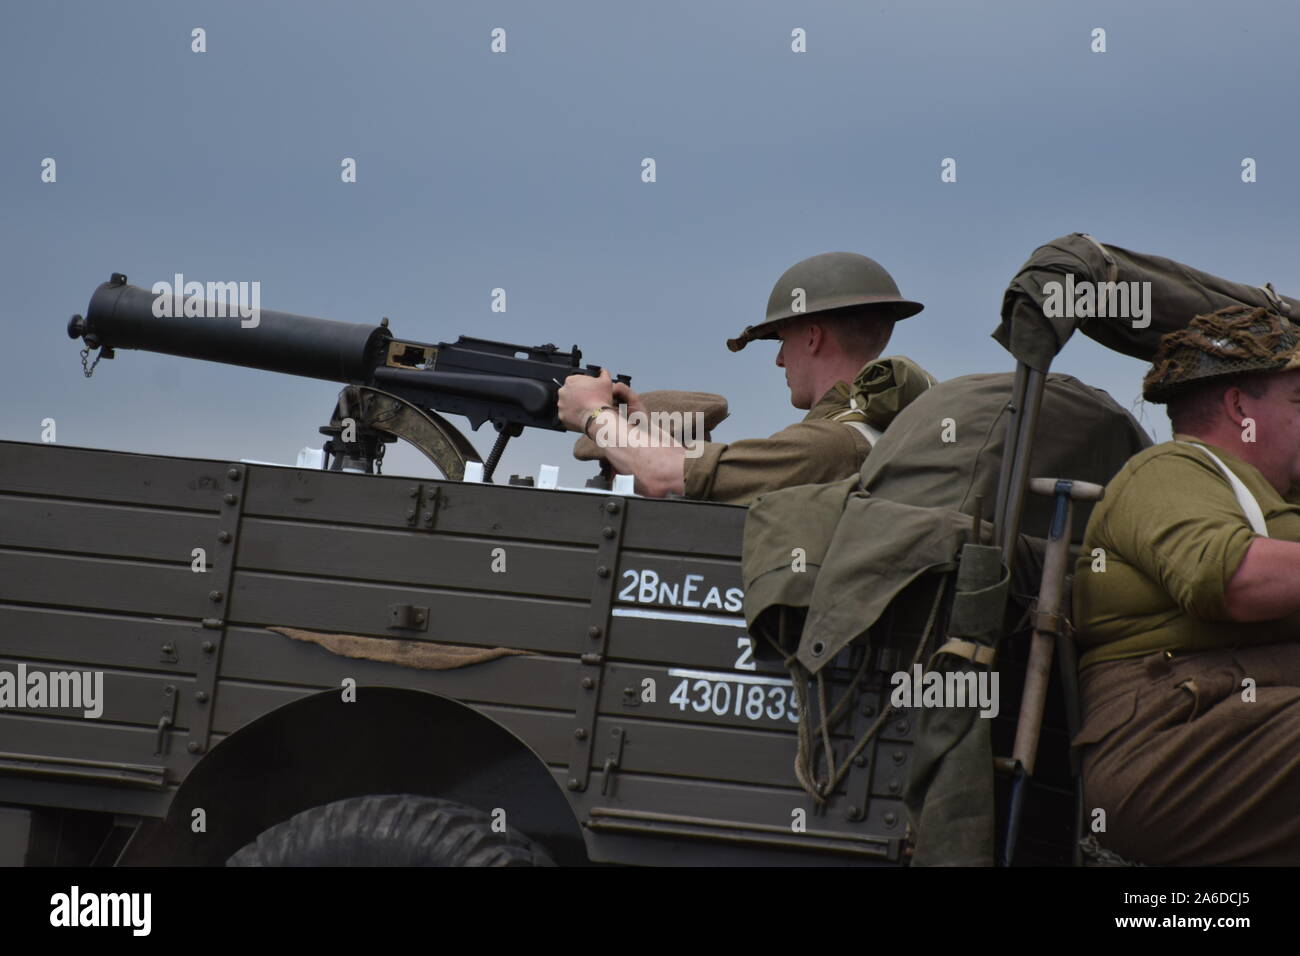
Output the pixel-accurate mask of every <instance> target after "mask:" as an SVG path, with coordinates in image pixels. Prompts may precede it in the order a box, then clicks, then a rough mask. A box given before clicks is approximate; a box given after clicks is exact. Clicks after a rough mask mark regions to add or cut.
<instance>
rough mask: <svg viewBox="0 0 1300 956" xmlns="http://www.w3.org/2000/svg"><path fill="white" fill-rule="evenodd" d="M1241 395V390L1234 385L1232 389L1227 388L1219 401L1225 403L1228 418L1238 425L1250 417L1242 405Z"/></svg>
mask: <svg viewBox="0 0 1300 956" xmlns="http://www.w3.org/2000/svg"><path fill="white" fill-rule="evenodd" d="M1241 394H1242V393H1241V389H1239V388H1237V387H1236V386H1235V385H1234V386H1233V387H1231V388H1225V389H1224V390H1223V394H1222V395H1221V396H1220V397H1219V400H1220V401H1221V402H1222V403H1223V408H1224V411H1226V412H1227V413H1228V417H1229V418H1231V419H1232V420H1233V421H1234V422H1235V423H1236V424H1238V425H1240V424H1241V423H1242V422H1243V421H1245V419H1246V418H1248V417H1249V416H1248V415H1247V414H1246V409H1245V408H1243V407H1242V405H1241Z"/></svg>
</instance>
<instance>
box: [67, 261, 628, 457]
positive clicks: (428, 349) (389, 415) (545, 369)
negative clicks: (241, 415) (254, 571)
mask: <svg viewBox="0 0 1300 956" xmlns="http://www.w3.org/2000/svg"><path fill="white" fill-rule="evenodd" d="M177 291H178V292H179V291H180V290H177ZM163 295H165V296H166V298H168V299H171V298H172V296H171V295H170V294H165V293H164V294H162V295H160V294H156V293H154V292H151V291H149V290H147V289H141V288H138V287H136V286H131V285H127V282H126V276H124V275H122V274H121V273H114V274H113V277H112V278H111V279H110V280H109V281H108V282H105V283H103V284H102V285H100V286H99V288H97V289H96V290H95V292H94V295H92V296H91V299H90V306H89V308H87V310H86V315H85V317H84V318H83V317H82V316H80V315H74V316H73V317H72V319H71V321H70V322H69V323H68V335H69V336H70V337H71V338H74V339H78V338H79V339H82V340H83V341H84V343H85V348H84V349H83V350H82V364H83V367H86V374H87V375H89V374H90V371H91V370H92V369H93V368H94V365H93V364H92V365H90V366H88V367H87V366H86V357H87V355H88V354H89V351H90V350H93V349H99V350H100V352H99V355H98V356H97V357H96V359H95V361H96V362H98V361H99V359H100V358H113V354H114V352H115V350H117V349H144V350H146V351H149V352H162V353H165V354H168V355H180V356H184V357H186V358H197V359H206V360H207V361H210V362H223V363H225V364H227V365H243V366H246V367H248V368H259V369H264V370H266V371H269V372H282V373H284V374H286V375H303V376H306V377H308V378H319V379H324V380H326V381H329V382H342V383H344V384H345V385H346V387H345V388H344V389H343V390H342V392H340V393H339V398H338V404H337V405H336V407H335V410H334V414H333V416H332V417H331V420H330V424H329V425H326V426H323V427H322V428H321V432H322V433H323V434H326V435H328V436H330V439H329V441H327V442H326V443H325V451H326V462H327V467H330V468H331V469H333V470H335V471H338V470H343V469H344V468H347V469H349V470H354V469H359V470H362V471H365V472H371V471H374V470H376V466H377V463H378V462H379V461H380V460H381V459H382V458H383V452H384V445H385V443H388V442H392V441H395V440H396V439H397V438H404V439H406V440H407V441H409V442H410V443H411V444H413V445H414V446H415V447H416V448H418V449H420V451H421V452H423V453H424V454H425V455H426V456H427V457H428V458H429V459H430V460H431V461H432V462H433V463H434V464H435V465H436V466H437V467H438V469H439V470H440V471H441V472H442V473H443V474H444V475H445V476H446V477H448V478H452V479H455V480H460V479H461V478H462V477H463V476H464V473H465V463H466V462H467V461H481V460H482V459H481V458H480V457H479V456H478V453H477V452H476V451H475V450H474V447H473V445H471V444H470V443H469V441H468V440H467V439H466V438H465V436H464V435H462V434H461V433H460V431H459V430H457V429H456V428H455V427H454V426H453V425H452V424H451V423H449V422H448V421H447V420H446V419H444V418H443V417H442V416H441V415H439V414H438V413H439V412H445V413H448V414H453V415H464V416H465V417H466V418H468V419H469V421H470V427H471V428H472V429H477V428H478V427H479V426H480V425H482V424H483V423H484V422H491V423H492V425H493V427H494V428H495V429H496V431H497V438H496V442H495V443H494V445H493V447H492V451H491V453H490V454H489V455H488V459H487V461H486V463H485V464H484V467H483V475H484V480H485V481H490V480H491V478H492V472H493V471H494V470H495V468H496V465H497V462H498V461H500V459H501V453H502V452H503V451H504V450H505V446H506V442H507V441H509V439H510V438H511V437H513V436H515V435H518V434H520V433H521V432H522V431H523V429H524V428H525V427H532V428H547V429H552V430H555V431H563V430H564V426H563V425H562V424H560V420H559V418H558V416H557V415H556V398H555V396H556V392H558V391H559V388H560V386H561V385H562V384H563V383H564V379H565V377H566V376H568V375H573V374H583V375H599V374H600V372H601V369H600V366H597V365H587V366H582V365H580V364H579V363H580V362H581V361H582V353H581V352H580V351H579V350H578V347H577V346H576V345H575V346H574V347H573V349H572V350H570V351H568V352H561V351H560V350H559V349H558V348H556V347H555V346H554V345H539V346H526V345H511V344H509V343H506V342H493V341H489V340H488V339H478V338H471V337H469V336H464V335H462V336H461V337H460V338H458V339H457V340H456V341H455V342H438V343H436V344H431V343H426V342H413V341H410V340H406V339H397V338H394V337H393V334H392V332H390V331H389V329H388V320H387V319H384V320H383V322H382V323H381V324H379V325H365V324H359V323H351V322H336V321H333V320H331V319H317V318H313V317H311V316H307V315H293V314H292V313H289V312H274V311H271V310H269V309H259V310H258V312H257V320H256V322H254V323H248V322H244V321H241V317H240V314H239V313H237V312H236V311H235V310H234V308H231V307H229V306H228V305H227V303H226V302H223V301H215V302H213V301H204V302H188V303H186V306H185V308H184V309H183V314H182V310H181V309H176V310H173V309H171V308H170V303H168V304H167V306H168V307H167V308H162V309H160V308H156V306H157V304H158V303H159V301H160V299H161V298H162V297H163ZM176 301H177V304H178V305H179V303H180V300H179V299H177V300H176ZM228 312H229V314H227V313H228ZM616 380H617V381H622V382H630V381H631V379H630V378H629V377H627V376H625V375H619V376H617V379H616Z"/></svg>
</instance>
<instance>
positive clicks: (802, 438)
mask: <svg viewBox="0 0 1300 956" xmlns="http://www.w3.org/2000/svg"><path fill="white" fill-rule="evenodd" d="M922 308H924V307H923V306H922V305H921V303H919V302H913V301H910V300H908V299H904V298H903V297H902V295H901V294H900V293H899V290H898V286H897V285H896V284H895V283H894V280H893V278H892V277H891V276H890V275H889V273H888V272H886V271H885V269H884V268H882V267H881V265H880V264H879V263H877V262H876V261H875V260H873V259H869V258H867V257H866V256H862V255H857V254H856V253H852V252H828V253H823V254H822V255H818V256H813V257H812V258H810V259H804V260H803V261H802V262H798V263H796V264H795V265H793V266H791V267H790V268H789V269H787V270H786V272H785V274H784V275H782V276H781V278H780V279H778V280H777V282H776V285H775V286H773V287H772V293H771V295H770V296H769V297H768V303H767V314H766V317H765V318H764V320H763V321H762V322H761V323H759V324H757V325H752V326H748V327H746V328H745V329H744V331H742V332H741V333H740V334H739V335H738V336H736V337H735V338H733V339H728V340H727V347H728V348H729V349H731V351H733V352H738V351H740V350H741V349H743V348H744V347H745V346H746V345H748V344H749V343H750V342H753V341H755V340H757V339H776V340H779V341H780V343H781V346H780V348H779V350H778V351H777V353H776V364H777V366H778V367H780V368H783V369H785V378H786V384H787V386H788V387H789V389H790V403H791V404H792V405H793V406H794V407H795V408H800V409H806V410H807V411H808V414H807V415H805V416H804V418H803V421H801V422H798V423H797V424H794V425H791V426H789V427H788V428H785V429H782V430H781V431H779V432H777V433H776V434H775V435H772V436H770V437H769V438H749V439H742V440H740V441H735V442H730V443H719V442H712V441H705V442H703V443H702V445H699V446H695V447H692V448H691V449H690V453H689V454H688V449H687V448H686V447H685V446H683V445H682V444H681V442H680V441H678V440H677V438H676V437H675V436H673V435H663V434H661V435H655V436H653V438H651V437H650V436H646V435H639V436H638V435H634V434H632V432H633V430H634V429H637V428H644V426H642V425H637V424H633V423H632V421H631V419H632V415H631V414H630V413H634V412H638V411H641V412H644V411H646V405H645V404H644V403H643V402H642V401H641V398H640V396H638V395H637V394H636V393H635V392H633V391H632V390H631V389H630V388H628V387H627V386H626V385H623V384H621V383H612V384H611V382H610V381H609V378H608V376H607V375H602V376H601V377H600V378H592V377H590V376H583V375H574V376H570V377H569V378H568V379H567V380H566V381H565V383H564V386H563V387H562V388H561V389H560V393H559V414H560V420H561V421H562V422H564V424H565V425H566V426H567V427H568V428H570V429H571V430H573V431H580V432H583V433H584V435H586V436H587V438H589V439H596V438H598V437H599V438H602V439H603V440H601V441H599V443H598V444H599V447H597V445H596V444H593V442H592V441H587V442H584V441H583V440H581V439H580V440H579V447H578V448H577V449H575V454H577V455H578V457H600V458H603V459H604V460H606V461H607V462H609V464H610V466H612V468H613V470H614V471H615V472H618V473H622V474H631V475H634V476H635V478H636V490H637V493H638V494H642V495H646V496H649V497H656V498H657V497H664V496H666V495H670V494H676V495H684V496H685V497H688V498H698V499H707V500H710V501H721V502H728V503H732V504H749V503H750V502H751V501H753V499H754V498H756V497H757V496H758V495H760V494H762V493H763V492H766V491H772V490H775V489H777V488H785V487H789V486H792V485H802V484H816V483H821V482H828V481H838V480H839V479H841V478H847V477H848V476H850V475H852V474H854V473H855V472H857V471H858V469H859V468H861V466H862V461H863V459H864V458H865V457H866V455H867V453H868V452H869V451H870V450H871V446H872V444H874V442H875V440H876V439H877V438H878V437H879V435H880V432H881V431H883V430H884V428H885V427H886V426H887V425H888V424H889V422H890V420H892V418H893V416H894V415H895V414H897V413H898V412H899V411H900V410H901V409H902V408H903V407H904V406H906V405H907V404H908V403H910V402H911V401H912V399H914V398H915V397H916V396H917V395H919V394H920V393H921V392H922V391H924V390H925V389H926V388H928V387H929V386H930V385H932V384H934V380H933V378H931V377H930V376H929V374H928V373H926V372H925V371H924V370H923V369H921V368H920V366H918V365H916V363H914V362H912V361H910V360H909V359H906V358H902V357H901V356H900V357H895V358H889V359H881V358H880V354H881V353H882V352H883V351H884V348H885V346H886V344H888V342H889V337H890V333H891V332H892V330H893V326H894V323H895V322H896V321H899V320H901V319H905V318H907V317H909V316H912V315H915V314H916V313H918V312H920V311H921V309H922ZM679 394H681V393H679ZM660 395H661V396H663V395H664V393H660ZM692 398H694V399H696V400H698V398H699V393H693V394H692ZM714 398H716V399H717V400H718V401H719V402H720V403H721V409H723V411H722V414H723V415H725V407H726V406H725V400H722V399H721V397H720V396H714ZM661 401H664V402H665V403H666V404H668V405H671V404H672V401H671V398H663V397H661ZM618 403H621V404H622V405H623V406H625V408H626V409H627V411H628V413H629V414H628V416H627V417H624V416H621V415H620V414H619V410H618V409H617V408H615V407H614V406H615V405H616V404H618ZM715 411H716V408H715ZM720 417H721V416H719V415H717V414H715V415H714V416H713V424H716V422H717V421H718V420H720ZM706 421H707V419H706ZM709 427H712V426H711V425H710V426H709Z"/></svg>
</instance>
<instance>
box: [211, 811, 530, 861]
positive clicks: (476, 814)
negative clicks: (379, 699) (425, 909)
mask: <svg viewBox="0 0 1300 956" xmlns="http://www.w3.org/2000/svg"><path fill="white" fill-rule="evenodd" d="M554 865H555V863H554V861H553V860H552V859H551V858H550V856H549V855H548V854H547V853H546V851H545V850H543V849H542V848H541V847H540V846H539V845H537V844H536V843H534V842H533V841H532V840H530V839H528V838H527V837H526V836H524V835H523V834H521V833H519V832H517V831H511V830H508V831H506V832H504V833H499V832H497V831H495V830H493V829H492V817H490V816H489V815H488V814H486V813H483V812H482V811H481V810H475V809H473V808H471V807H467V806H464V805H462V804H459V803H452V802H451V801H450V800H438V799H435V798H433V797H422V796H417V795H414V794H390V795H384V796H376V795H371V796H366V797H350V798H348V799H346V800H336V801H335V802H334V803H327V804H326V805H325V806H322V807H312V808H311V809H310V810H304V811H302V812H301V813H299V814H297V815H296V816H293V817H290V818H289V819H288V820H285V821H284V822H283V823H277V824H276V825H275V826H273V827H271V828H270V829H268V830H265V831H263V832H262V834H261V835H260V836H259V837H258V838H257V839H256V840H254V841H253V842H252V843H249V844H248V845H247V846H245V847H244V848H243V849H241V850H239V851H238V852H236V853H235V854H234V855H233V856H231V857H230V859H228V860H227V861H226V866H554Z"/></svg>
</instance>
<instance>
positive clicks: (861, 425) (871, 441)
mask: <svg viewBox="0 0 1300 956" xmlns="http://www.w3.org/2000/svg"><path fill="white" fill-rule="evenodd" d="M840 424H841V425H848V426H849V427H850V428H852V429H853V430H854V431H856V432H857V433H858V434H859V435H861V436H862V437H863V438H865V439H866V440H867V444H868V445H870V446H871V447H872V448H875V447H876V442H878V441H880V436H881V435H883V434H884V432H882V431H881V430H880V429H879V428H872V427H871V426H870V425H868V424H867V423H866V422H840Z"/></svg>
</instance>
